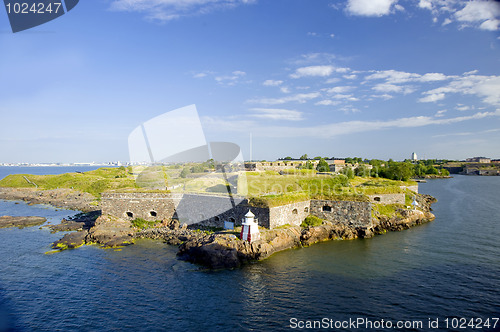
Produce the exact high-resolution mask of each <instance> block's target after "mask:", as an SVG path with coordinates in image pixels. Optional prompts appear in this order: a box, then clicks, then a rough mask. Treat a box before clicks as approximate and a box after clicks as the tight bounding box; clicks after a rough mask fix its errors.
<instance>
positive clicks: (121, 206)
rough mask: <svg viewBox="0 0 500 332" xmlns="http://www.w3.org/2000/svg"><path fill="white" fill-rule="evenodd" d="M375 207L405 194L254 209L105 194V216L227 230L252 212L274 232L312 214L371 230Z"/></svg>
mask: <svg viewBox="0 0 500 332" xmlns="http://www.w3.org/2000/svg"><path fill="white" fill-rule="evenodd" d="M372 203H373V204H395V203H397V204H404V203H405V195H404V194H383V195H371V196H370V202H351V201H332V200H306V201H302V202H295V203H291V204H286V205H282V206H277V207H271V208H262V207H253V206H250V205H249V204H248V200H247V199H246V198H244V197H237V196H233V197H229V196H227V195H226V196H222V195H208V194H206V195H205V194H179V193H116V192H108V193H103V194H102V198H101V206H102V214H103V215H113V216H116V217H120V218H122V219H125V220H134V219H135V218H142V219H145V220H148V221H154V220H165V219H167V220H168V219H178V220H179V222H180V223H181V224H183V223H185V224H187V225H192V224H199V225H205V226H212V227H224V222H225V221H230V222H234V224H235V226H240V225H241V221H242V219H243V217H244V215H245V214H246V213H247V212H248V210H249V209H250V210H251V211H252V212H253V213H254V214H255V216H256V219H257V221H258V224H259V226H261V227H265V228H269V229H273V228H276V227H279V226H283V225H286V224H289V225H300V224H301V223H302V222H303V221H304V219H305V218H306V217H307V216H308V215H314V216H317V217H319V218H321V219H324V220H327V221H330V222H333V223H340V224H345V225H352V226H355V227H367V226H369V225H370V224H371V210H372Z"/></svg>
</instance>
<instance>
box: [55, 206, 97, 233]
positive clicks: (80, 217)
mask: <svg viewBox="0 0 500 332" xmlns="http://www.w3.org/2000/svg"><path fill="white" fill-rule="evenodd" d="M100 215H101V211H91V212H87V213H79V214H77V215H75V216H73V217H72V218H70V219H69V220H66V219H62V220H61V223H60V224H58V225H50V226H48V227H49V229H50V230H51V231H52V233H55V232H67V231H78V230H83V229H85V230H89V229H90V228H91V227H92V226H94V224H95V221H96V219H97V218H98V217H99V216H100Z"/></svg>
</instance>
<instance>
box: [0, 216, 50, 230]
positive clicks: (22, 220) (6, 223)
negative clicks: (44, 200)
mask: <svg viewBox="0 0 500 332" xmlns="http://www.w3.org/2000/svg"><path fill="white" fill-rule="evenodd" d="M46 221H47V219H46V218H42V217H10V216H2V217H0V228H7V227H18V228H24V227H31V226H39V225H42V224H44V223H45V222H46Z"/></svg>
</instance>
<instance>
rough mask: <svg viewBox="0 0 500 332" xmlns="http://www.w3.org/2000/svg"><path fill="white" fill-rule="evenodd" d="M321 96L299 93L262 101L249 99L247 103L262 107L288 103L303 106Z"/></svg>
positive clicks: (317, 93) (318, 94)
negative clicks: (262, 105) (261, 105)
mask: <svg viewBox="0 0 500 332" xmlns="http://www.w3.org/2000/svg"><path fill="white" fill-rule="evenodd" d="M320 96H321V94H320V93H319V92H311V93H299V94H296V95H293V96H287V97H283V98H262V99H251V100H248V102H249V103H255V104H264V105H280V104H285V103H289V102H297V103H300V104H303V103H305V102H307V101H308V100H311V99H315V98H318V97H320Z"/></svg>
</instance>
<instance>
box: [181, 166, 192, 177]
mask: <svg viewBox="0 0 500 332" xmlns="http://www.w3.org/2000/svg"><path fill="white" fill-rule="evenodd" d="M190 173H191V170H190V169H189V168H188V167H184V168H183V169H182V171H181V174H180V177H181V178H185V177H187V176H188V174H190Z"/></svg>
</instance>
